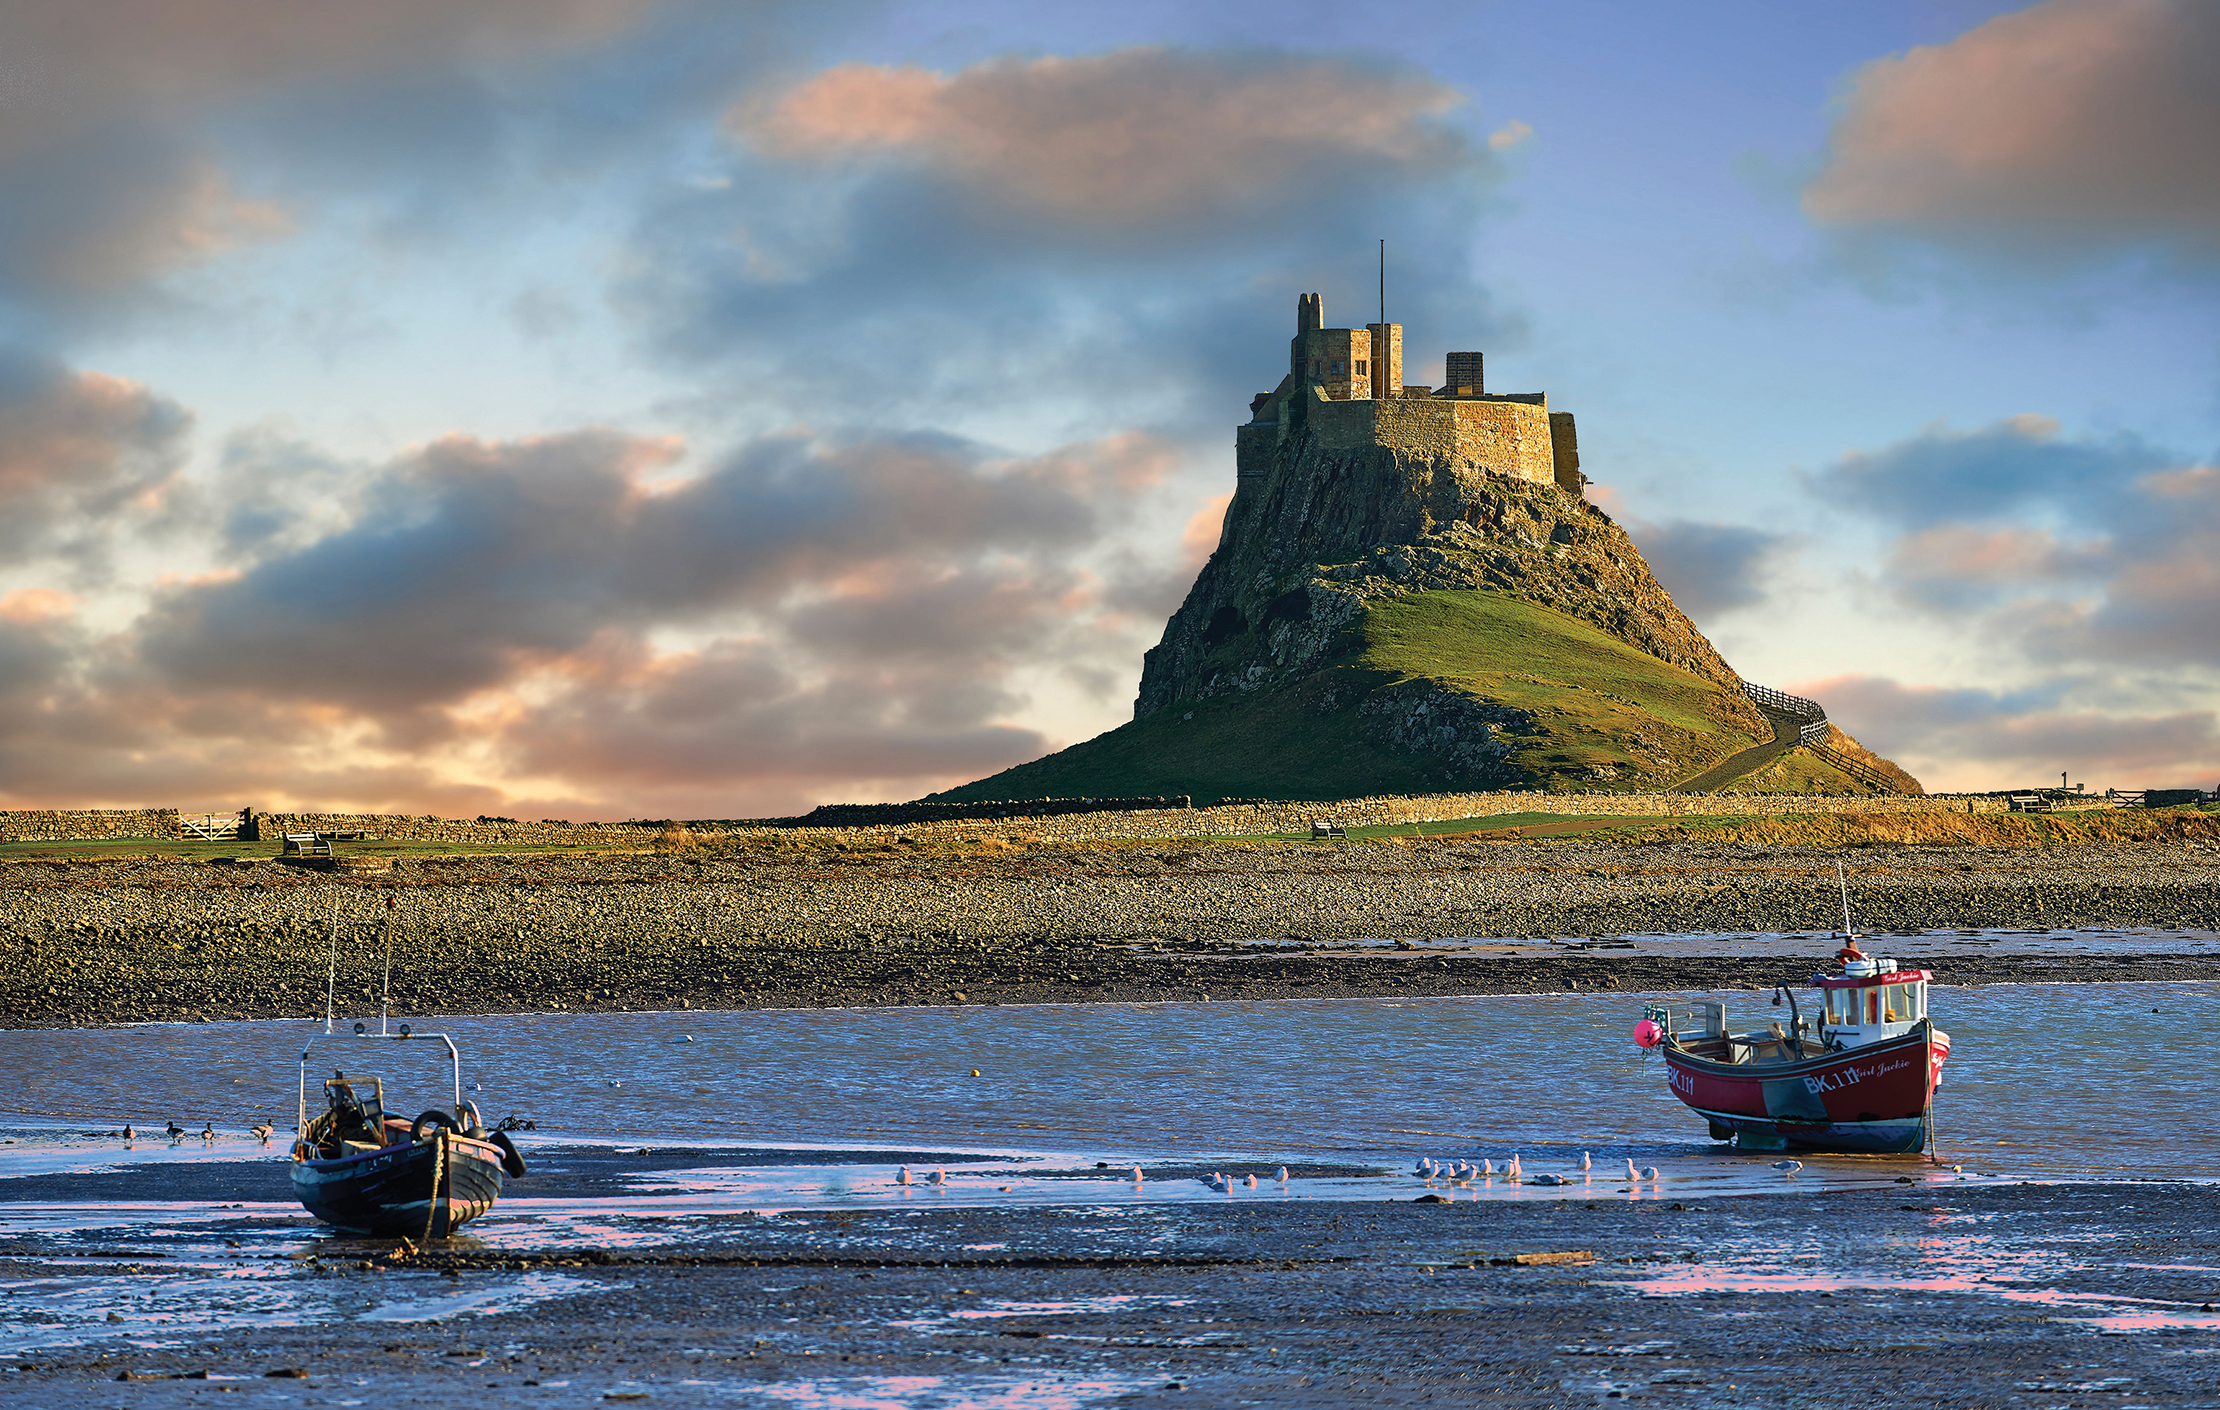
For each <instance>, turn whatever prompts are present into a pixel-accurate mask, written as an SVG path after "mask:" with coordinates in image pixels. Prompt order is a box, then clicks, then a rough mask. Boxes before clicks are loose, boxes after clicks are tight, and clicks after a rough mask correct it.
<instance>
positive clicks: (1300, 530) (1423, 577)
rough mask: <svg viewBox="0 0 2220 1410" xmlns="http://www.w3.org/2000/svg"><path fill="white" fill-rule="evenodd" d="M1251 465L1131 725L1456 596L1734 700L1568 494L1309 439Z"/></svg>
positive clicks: (1616, 531) (1638, 559) (1724, 676)
mask: <svg viewBox="0 0 2220 1410" xmlns="http://www.w3.org/2000/svg"><path fill="white" fill-rule="evenodd" d="M1259 458H1262V457H1259ZM1243 468H1244V469H1247V468H1249V467H1247V466H1244V467H1243ZM1259 468H1260V469H1261V470H1262V473H1258V474H1245V475H1243V476H1242V477H1241V480H1240V485H1239V487H1238V489H1237V490H1236V492H1235V494H1234V498H1233V502H1232V503H1231V504H1230V505H1228V506H1227V509H1226V520H1225V528H1224V530H1223V531H1222V533H1221V534H1220V537H1219V541H1218V549H1217V551H1216V552H1215V553H1213V554H1212V555H1211V557H1210V561H1209V562H1208V563H1207V564H1205V565H1204V567H1203V570H1202V573H1201V574H1200V575H1199V576H1198V577H1197V578H1196V580H1195V585H1194V587H1193V589H1191V590H1190V591H1189V592H1188V594H1187V600H1186V602H1185V603H1183V604H1182V605H1181V607H1180V609H1179V611H1177V612H1176V613H1174V614H1173V615H1172V619H1171V621H1170V623H1169V624H1167V625H1166V627H1165V629H1164V638H1163V640H1162V642H1161V643H1159V644H1158V645H1157V646H1156V647H1155V648H1154V649H1152V650H1151V651H1150V652H1149V653H1148V656H1147V658H1146V660H1145V662H1144V664H1143V667H1142V671H1141V689H1140V694H1139V697H1138V698H1137V699H1136V700H1135V702H1134V707H1133V713H1134V716H1135V717H1136V718H1140V717H1142V716H1146V715H1150V714H1153V713H1155V712H1156V711H1159V710H1165V709H1169V708H1171V707H1172V706H1174V705H1177V704H1181V703H1184V702H1188V701H1194V700H1207V699H1210V698H1212V697H1214V696H1220V695H1226V694H1230V693H1235V692H1246V691H1254V690H1259V689H1263V688H1265V687H1268V686H1273V685H1279V684H1284V683H1287V682H1289V681H1292V680H1295V679H1297V678H1299V677H1301V676H1303V675H1306V674H1308V673H1309V672H1310V671H1312V670H1315V669H1317V668H1318V667H1319V666H1320V665H1322V664H1323V663H1324V662H1325V661H1326V660H1327V659H1329V657H1330V656H1331V655H1332V654H1333V652H1334V649H1335V646H1334V643H1335V640H1336V637H1337V635H1338V634H1339V633H1340V632H1341V631H1342V629H1344V628H1345V627H1347V626H1348V625H1350V624H1351V623H1352V622H1354V621H1356V620H1357V619H1358V618H1360V617H1361V616H1362V615H1363V614H1364V612H1365V610H1366V609H1367V608H1368V607H1369V606H1371V605H1372V604H1374V603H1376V602H1380V601H1383V600H1386V599H1392V598H1396V597H1402V596H1406V595H1408V594H1411V593H1417V592H1426V591H1429V590H1442V589H1459V588H1486V589H1493V590H1495V591H1498V592H1503V593H1507V594H1509V595H1511V596H1513V597H1517V598H1520V599H1522V600H1524V601H1528V602H1532V603H1535V604H1537V605H1539V606H1543V607H1548V608H1551V609H1552V610H1554V611H1558V612H1562V613H1564V614H1565V615H1566V616H1569V617H1573V618H1576V619H1578V620H1580V621H1584V622H1587V623H1590V624H1591V625H1593V626H1596V627H1598V628H1600V629H1602V630H1603V631H1605V632H1608V633H1609V634H1611V635H1612V636H1614V637H1616V638H1618V639H1619V640H1621V641H1624V642H1626V643H1627V644H1629V645H1631V646H1633V647H1635V648H1637V649H1639V650H1641V651H1643V652H1645V653H1647V654H1649V655H1651V656H1654V657H1656V658H1657V659H1658V660H1660V661H1663V662H1666V663H1667V664H1669V665H1673V666H1678V667H1679V668H1680V669H1682V670H1684V671H1689V672H1692V673H1693V674H1695V675H1698V676H1702V677H1704V678H1705V679H1707V680H1711V681H1716V682H1718V683H1719V684H1721V685H1723V686H1726V687H1728V688H1729V689H1730V690H1738V689H1739V684H1738V679H1737V677H1736V675H1735V673H1734V671H1733V669H1732V668H1731V667H1729V666H1728V665H1727V663H1726V661H1725V660H1723V659H1722V658H1721V657H1720V655H1719V653H1718V651H1717V650H1716V649H1714V648H1713V647H1712V645H1711V643H1710V642H1709V641H1707V640H1705V639H1704V635H1703V633H1701V632H1699V631H1698V630H1696V626H1695V624H1694V623H1693V622H1690V621H1689V620H1688V618H1687V617H1686V616H1685V615H1684V614H1683V613H1682V612H1681V610H1680V609H1679V608H1678V607H1676V606H1675V605H1674V604H1673V599H1672V596H1671V595H1670V594H1669V593H1667V592H1666V591H1665V589H1664V587H1663V586H1661V585H1660V584H1659V583H1658V581H1657V579H1656V578H1655V577H1654V576H1652V575H1651V573H1650V568H1649V564H1648V563H1646V562H1644V561H1643V558H1642V554H1641V551H1640V550H1639V549H1637V548H1636V547H1635V546H1634V541H1633V540H1632V539H1630V538H1628V537H1627V534H1626V531H1625V530H1624V529H1621V528H1620V527H1619V526H1618V525H1617V524H1616V523H1614V522H1612V520H1611V518H1610V516H1609V515H1607V514H1605V513H1604V512H1603V511H1602V510H1600V509H1598V508H1596V507H1595V506H1594V505H1592V504H1589V503H1588V502H1586V501H1585V500H1583V499H1581V498H1580V497H1579V496H1577V495H1574V494H1570V493H1568V492H1566V491H1565V490H1562V489H1559V488H1558V487H1557V486H1555V485H1553V484H1539V483H1535V482H1533V481H1530V480H1516V479H1510V478H1506V477H1503V476H1499V475H1492V474H1489V473H1487V472H1486V471H1483V470H1478V469H1473V468H1469V467H1463V466H1459V465H1457V464H1455V463H1454V462H1451V461H1448V460H1445V459H1440V458H1420V457H1416V456H1412V455H1409V454H1407V453H1405V452H1402V451H1400V450H1398V449H1395V448H1393V447H1389V446H1371V447H1364V448H1359V449H1353V450H1352V449H1334V450H1328V449H1324V448H1321V447H1319V446H1318V445H1316V444H1315V442H1313V441H1312V440H1311V439H1310V438H1309V437H1297V438H1295V439H1294V440H1292V441H1291V442H1290V443H1289V444H1288V445H1286V446H1285V447H1284V448H1281V449H1280V450H1279V452H1278V453H1276V454H1273V455H1271V456H1270V458H1269V460H1268V461H1266V464H1265V465H1264V466H1262V467H1259ZM1730 708H1732V709H1733V712H1734V713H1733V718H1734V719H1735V720H1736V721H1737V722H1739V723H1741V724H1744V725H1746V726H1747V727H1748V728H1749V730H1750V731H1751V732H1752V734H1753V736H1754V737H1756V738H1764V737H1766V735H1767V734H1769V733H1770V730H1769V729H1768V727H1767V726H1766V724H1765V721H1764V718H1763V716H1761V715H1760V714H1759V713H1758V711H1757V709H1756V708H1755V707H1754V706H1750V705H1748V704H1747V703H1739V702H1738V703H1737V704H1736V705H1734V706H1731V707H1730Z"/></svg>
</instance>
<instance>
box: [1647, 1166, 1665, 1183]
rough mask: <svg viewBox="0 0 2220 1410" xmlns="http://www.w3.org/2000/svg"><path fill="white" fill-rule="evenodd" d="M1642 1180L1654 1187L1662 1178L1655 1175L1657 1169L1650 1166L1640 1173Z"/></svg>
mask: <svg viewBox="0 0 2220 1410" xmlns="http://www.w3.org/2000/svg"><path fill="white" fill-rule="evenodd" d="M1642 1178H1643V1179H1645V1180H1647V1181H1649V1182H1650V1183H1651V1184H1653V1185H1654V1184H1656V1183H1657V1182H1658V1181H1659V1180H1661V1179H1663V1178H1664V1177H1663V1176H1661V1175H1659V1174H1658V1173H1657V1167H1656V1166H1654V1165H1652V1166H1650V1167H1648V1168H1647V1169H1645V1170H1644V1171H1643V1172H1642Z"/></svg>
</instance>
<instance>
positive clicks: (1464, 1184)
mask: <svg viewBox="0 0 2220 1410" xmlns="http://www.w3.org/2000/svg"><path fill="white" fill-rule="evenodd" d="M1803 1168H1804V1162H1802V1161H1800V1160H1776V1161H1774V1162H1773V1169H1775V1170H1778V1171H1780V1172H1781V1174H1782V1176H1784V1177H1787V1176H1792V1175H1794V1174H1795V1173H1796V1172H1797V1171H1799V1170H1801V1169H1803ZM1574 1169H1575V1170H1576V1171H1577V1175H1558V1174H1553V1173H1544V1174H1539V1175H1534V1176H1528V1175H1527V1173H1526V1167H1525V1164H1524V1162H1523V1161H1522V1160H1521V1158H1520V1153H1519V1152H1515V1151H1514V1152H1513V1153H1512V1155H1511V1158H1510V1159H1509V1160H1508V1161H1506V1162H1504V1165H1503V1169H1502V1170H1501V1171H1500V1172H1499V1171H1497V1169H1496V1166H1495V1162H1494V1161H1493V1160H1489V1159H1485V1158H1483V1159H1482V1160H1481V1162H1480V1163H1479V1164H1478V1165H1474V1164H1473V1163H1472V1162H1470V1161H1467V1160H1457V1161H1453V1162H1447V1163H1445V1162H1442V1161H1437V1160H1435V1159H1434V1158H1433V1157H1432V1156H1421V1157H1420V1158H1419V1162H1418V1166H1417V1168H1416V1169H1415V1170H1414V1171H1412V1173H1413V1174H1414V1175H1416V1176H1417V1177H1418V1178H1419V1179H1421V1180H1424V1181H1425V1182H1426V1183H1427V1184H1428V1185H1432V1184H1435V1183H1436V1182H1437V1181H1438V1182H1440V1183H1442V1184H1445V1185H1450V1186H1454V1187H1455V1188H1457V1189H1460V1190H1469V1189H1471V1188H1472V1187H1473V1185H1474V1184H1475V1183H1479V1184H1488V1183H1491V1182H1493V1181H1494V1180H1495V1179H1496V1178H1497V1176H1498V1174H1500V1175H1501V1177H1502V1178H1503V1179H1504V1180H1506V1181H1508V1182H1509V1183H1511V1184H1514V1185H1516V1184H1520V1183H1524V1182H1527V1181H1529V1180H1531V1182H1532V1183H1534V1184H1537V1185H1571V1184H1585V1183H1587V1182H1589V1181H1591V1180H1593V1179H1594V1178H1595V1173H1594V1172H1595V1161H1594V1160H1593V1159H1592V1158H1591V1157H1590V1155H1589V1153H1588V1152H1587V1151H1582V1152H1581V1153H1580V1164H1579V1165H1577V1166H1575V1167H1574ZM1147 1178H1148V1177H1147V1176H1146V1175H1144V1174H1143V1173H1142V1172H1141V1167H1140V1166H1138V1165H1136V1166H1134V1167H1133V1183H1134V1184H1136V1185H1139V1184H1142V1183H1143V1182H1144V1181H1145V1180H1146V1179H1147ZM1626 1178H1627V1183H1628V1184H1630V1185H1632V1186H1634V1187H1635V1188H1636V1189H1639V1188H1641V1187H1642V1186H1643V1185H1645V1184H1647V1185H1657V1184H1661V1183H1663V1181H1664V1179H1665V1177H1664V1176H1663V1175H1661V1174H1659V1173H1658V1170H1657V1167H1656V1166H1654V1165H1649V1166H1643V1167H1642V1168H1640V1169H1637V1168H1635V1164H1634V1162H1633V1161H1632V1160H1631V1159H1630V1160H1628V1161H1627V1163H1626ZM1273 1179H1274V1180H1276V1181H1277V1182H1278V1183H1279V1185H1280V1187H1281V1188H1282V1189H1285V1188H1286V1186H1287V1180H1288V1175H1287V1167H1286V1166H1284V1165H1283V1166H1281V1167H1280V1168H1279V1171H1278V1173H1277V1174H1276V1175H1274V1176H1273ZM917 1182H918V1181H917V1176H916V1175H915V1174H913V1173H912V1172H911V1170H910V1168H909V1167H908V1166H907V1165H905V1166H903V1167H902V1168H901V1169H900V1170H899V1171H896V1172H895V1176H894V1183H895V1184H897V1185H913V1184H916V1183H917ZM924 1183H926V1184H928V1185H945V1184H947V1183H948V1172H947V1171H945V1170H941V1169H937V1168H936V1169H935V1170H934V1171H933V1173H932V1174H930V1175H928V1176H926V1177H925V1180H924ZM1202 1183H1203V1184H1205V1185H1208V1186H1209V1187H1210V1188H1211V1189H1213V1190H1220V1191H1224V1192H1225V1193H1228V1194H1230V1193H1232V1192H1233V1190H1234V1188H1235V1187H1236V1186H1237V1185H1239V1186H1246V1187H1247V1188H1249V1189H1252V1190H1253V1189H1256V1188H1257V1187H1258V1185H1259V1184H1260V1183H1261V1182H1260V1181H1259V1180H1258V1178H1257V1177H1256V1176H1255V1175H1249V1176H1246V1177H1244V1178H1242V1179H1239V1180H1236V1179H1235V1178H1234V1177H1232V1176H1230V1175H1227V1174H1225V1173H1224V1172H1223V1171H1218V1170H1213V1171H1211V1172H1210V1173H1209V1174H1208V1175H1205V1176H1203V1177H1202ZM998 1188H1000V1189H1004V1190H1007V1189H1008V1188H1010V1187H1009V1186H1008V1185H1002V1186H999V1187H998Z"/></svg>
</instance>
